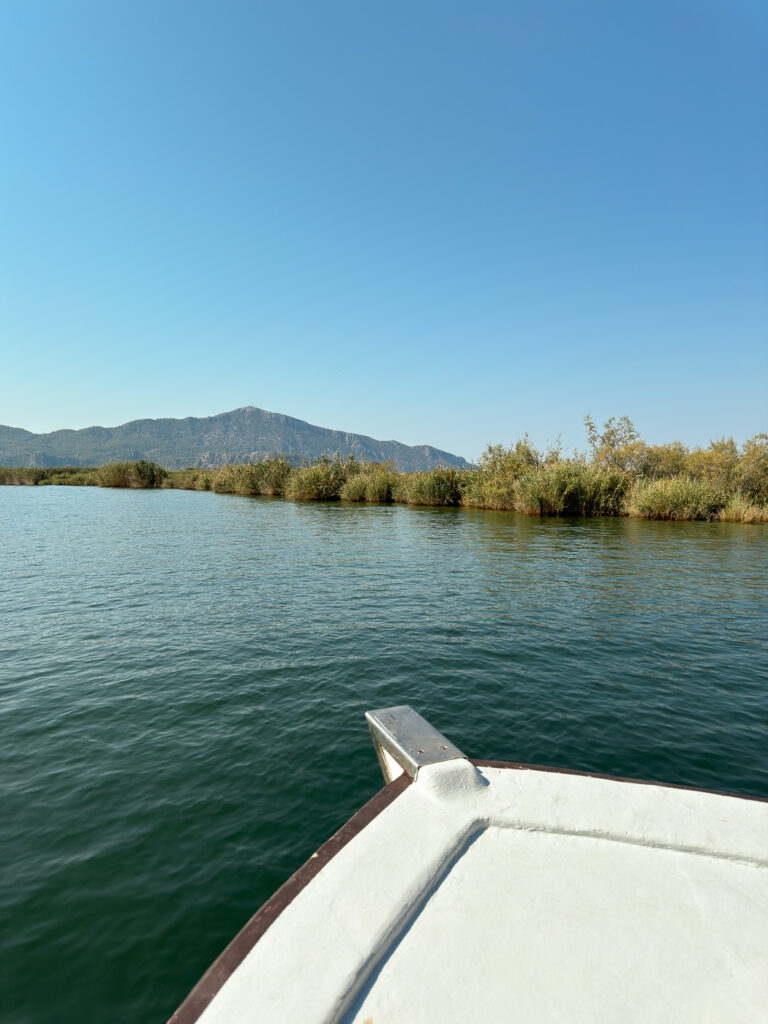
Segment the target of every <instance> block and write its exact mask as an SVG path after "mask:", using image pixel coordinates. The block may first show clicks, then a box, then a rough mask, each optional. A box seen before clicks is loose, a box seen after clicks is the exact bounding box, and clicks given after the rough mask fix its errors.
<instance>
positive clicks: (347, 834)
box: [168, 773, 411, 1024]
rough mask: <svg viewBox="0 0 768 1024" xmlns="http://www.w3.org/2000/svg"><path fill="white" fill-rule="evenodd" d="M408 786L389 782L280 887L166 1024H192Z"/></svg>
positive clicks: (404, 780)
mask: <svg viewBox="0 0 768 1024" xmlns="http://www.w3.org/2000/svg"><path fill="white" fill-rule="evenodd" d="M410 783H411V780H410V778H409V777H408V775H406V774H405V773H403V774H402V775H401V776H399V778H397V779H395V781H394V782H390V783H389V785H388V786H385V787H384V789H381V790H379V792H378V793H377V794H376V796H374V797H373V798H372V799H371V800H369V801H368V803H367V804H365V805H364V806H363V807H361V808H360V810H359V811H358V812H357V813H356V814H354V815H353V816H352V817H351V818H350V819H349V821H348V822H346V824H344V825H342V827H341V828H340V829H339V831H338V832H336V834H335V835H333V836H331V838H330V839H329V840H328V841H327V842H325V843H323V845H322V846H321V847H320V849H319V850H318V851H317V852H316V853H314V854H313V855H312V856H311V857H310V858H309V860H308V861H306V863H305V864H303V865H302V866H301V867H300V868H299V870H298V871H297V872H296V873H295V874H293V875H291V877H290V878H289V879H288V881H287V882H285V883H284V884H283V885H281V886H280V888H279V889H278V890H277V892H276V893H275V894H274V896H271V897H270V898H269V899H268V900H267V902H266V903H265V904H264V905H263V906H262V907H261V908H260V909H259V910H257V911H256V913H255V914H254V915H253V917H252V918H251V919H250V921H249V922H248V923H247V924H246V925H245V927H244V928H242V929H241V930H240V931H239V932H238V933H237V935H236V936H235V937H234V939H232V941H231V942H230V944H229V945H228V946H227V948H226V949H225V950H224V952H223V953H221V954H220V955H219V956H218V957H217V959H216V960H214V962H213V963H212V964H211V966H210V967H209V968H208V970H207V971H206V972H205V974H204V975H203V976H202V978H201V979H200V981H198V983H197V984H196V985H195V987H194V988H193V989H192V991H191V992H190V993H189V995H188V996H187V998H186V999H185V1000H184V1002H183V1003H182V1004H181V1006H180V1007H179V1008H178V1010H177V1011H176V1012H175V1013H174V1014H173V1016H172V1017H171V1018H170V1019H169V1021H168V1024H194V1022H195V1021H196V1020H198V1018H199V1017H200V1015H201V1014H202V1012H203V1011H204V1010H205V1008H206V1007H207V1006H208V1005H209V1003H210V1002H211V1001H212V1000H213V998H214V996H215V995H216V994H217V993H218V991H219V989H220V988H221V987H222V985H223V984H224V982H225V981H227V979H228V978H229V977H230V976H231V975H232V974H234V972H235V971H236V970H237V968H238V967H239V966H240V964H241V963H242V962H243V960H245V958H246V956H247V955H248V954H249V953H250V951H251V950H252V949H253V947H254V946H255V945H256V943H257V942H258V941H259V939H260V938H261V937H262V935H263V934H264V932H265V931H266V930H267V929H268V928H269V926H270V925H271V924H272V922H273V921H275V920H277V918H278V917H279V916H280V914H281V913H282V912H283V911H284V910H285V908H286V907H287V906H288V904H289V903H291V902H292V901H293V900H294V899H295V898H296V896H298V894H299V893H300V892H301V890H302V889H304V888H305V886H307V885H308V884H309V883H310V882H311V881H312V879H313V878H314V877H315V875H317V874H319V872H320V871H322V869H323V868H324V867H325V865H326V864H327V863H328V861H330V860H331V859H332V858H333V857H335V856H336V854H337V853H338V852H339V850H341V849H343V847H345V846H346V845H347V843H348V842H350V840H352V839H354V838H355V836H356V835H357V834H358V833H359V832H362V831H363V829H364V828H365V827H366V825H370V823H371V822H372V821H373V819H374V818H376V817H377V816H378V815H379V814H381V812H382V811H383V810H385V808H387V807H389V805H390V804H391V803H392V802H393V801H394V800H396V799H397V797H398V796H400V794H401V793H402V792H403V791H404V790H405V789H407V788H408V786H409V785H410Z"/></svg>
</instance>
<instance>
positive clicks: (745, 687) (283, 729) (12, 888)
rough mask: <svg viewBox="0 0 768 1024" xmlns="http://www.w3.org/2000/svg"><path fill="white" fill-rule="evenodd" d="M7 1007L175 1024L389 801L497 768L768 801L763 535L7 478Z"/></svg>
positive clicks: (1, 785) (1, 633)
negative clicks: (427, 745) (416, 724)
mask: <svg viewBox="0 0 768 1024" xmlns="http://www.w3.org/2000/svg"><path fill="white" fill-rule="evenodd" d="M0 531H1V532H0V536H1V538H2V546H1V548H0V572H1V573H2V577H1V578H2V585H1V586H0V696H1V698H2V699H1V700H0V716H1V719H2V747H3V756H2V775H1V776H0V794H1V797H2V814H1V815H0V862H1V863H2V872H0V920H1V921H2V925H0V927H1V928H2V936H1V939H2V953H1V955H0V963H1V966H0V1011H1V1012H0V1017H1V1018H2V1020H3V1021H4V1022H5V1024H38V1022H45V1024H47V1022H54V1021H55V1022H61V1021H65V1020H79V1021H110V1022H122V1021H126V1022H128V1021H131V1022H132V1021H153V1020H155V1021H159V1022H162V1021H163V1020H164V1019H165V1018H166V1017H167V1016H168V1015H169V1014H170V1013H171V1012H172V1011H173V1010H174V1009H175V1007H176V1005H177V1004H178V1003H179V1002H180V1001H181V999H182V998H183V997H184V995H185V994H186V992H187V991H188V989H189V988H190V987H191V986H192V985H193V984H194V983H195V982H196V981H197V979H198V977H199V976H200V974H201V973H202V972H203V971H204V970H205V969H206V968H207V966H208V965H209V963H210V962H211V960H212V959H213V958H214V957H215V956H216V955H217V954H218V953H219V952H220V951H221V949H222V948H223V947H224V945H226V943H227V942H228V941H229V939H230V938H232V936H233V935H234V934H235V932H236V931H237V930H238V929H239V928H240V927H241V926H242V924H243V923H244V922H245V921H246V920H247V919H248V917H250V915H251V914H252V913H253V912H254V911H255V910H256V909H257V907H258V906H259V905H260V903H262V902H263V901H264V900H265V899H266V898H267V897H268V896H269V895H270V894H271V893H272V892H273V891H274V889H276V888H277V887H278V886H279V885H280V884H281V883H282V882H283V881H284V880H285V878H286V877H287V876H288V875H289V874H290V873H291V872H292V871H293V870H295V869H296V868H297V867H298V866H299V865H300V864H301V863H302V862H303V861H304V860H305V859H306V857H307V856H308V855H309V854H310V853H311V852H312V851H313V850H314V849H315V848H316V847H317V846H318V845H319V844H320V843H321V842H322V841H323V840H324V839H325V838H327V837H328V836H329V835H330V834H331V833H332V832H333V831H334V830H335V829H336V828H337V827H338V826H339V825H341V824H342V823H343V822H344V821H345V820H346V818H347V817H349V816H350V815H351V814H352V813H353V812H354V811H355V810H356V809H357V808H358V807H359V806H360V805H361V804H362V803H363V802H364V801H365V800H366V799H368V797H370V796H371V795H372V794H373V793H374V792H375V791H376V789H377V788H378V787H379V785H380V784H381V779H380V776H379V769H378V764H377V761H376V757H375V755H374V752H373V748H372V746H371V743H370V740H369V737H368V733H367V729H366V726H365V723H364V720H363V712H364V711H365V710H366V709H368V708H378V707H386V706H388V705H392V704H401V703H409V704H412V705H413V706H414V707H415V708H416V709H417V710H418V711H420V712H421V713H422V714H423V715H424V716H425V717H426V718H427V719H428V720H429V721H431V722H432V723H433V724H434V725H436V726H437V727H438V728H439V729H440V730H442V731H443V732H444V733H445V734H446V735H447V736H449V737H450V738H451V739H452V740H453V741H454V742H455V743H456V744H457V745H458V746H459V747H460V748H461V749H462V750H464V751H465V752H466V753H467V754H469V755H470V756H473V757H480V758H498V759H505V760H514V761H522V762H528V763H532V764H547V765H559V766H562V767H567V768H576V769H583V770H589V771H596V772H605V773H609V774H614V775H621V776H632V777H638V778H646V779H657V780H663V781H668V782H673V783H684V784H690V785H695V786H703V787H708V788H717V789H725V790H731V791H735V792H740V793H747V794H753V795H758V796H764V797H768V756H767V754H766V751H768V668H767V666H768V529H767V528H765V527H761V526H749V525H741V524H727V523H698V522H696V523H666V522H646V521H637V520H632V519H593V520H588V519H572V520H556V519H547V520H540V519H538V518H529V517H523V516H517V515H514V514H512V513H503V512H482V511H477V510H464V509H424V508H415V507H400V506H392V507H386V506H357V505H341V504H338V503H337V504H293V503H290V502H284V501H279V500H270V499H249V498H239V497H232V496H219V495H214V494H209V493H197V492H186V491H111V490H104V489H99V488H68V487H1V488H0Z"/></svg>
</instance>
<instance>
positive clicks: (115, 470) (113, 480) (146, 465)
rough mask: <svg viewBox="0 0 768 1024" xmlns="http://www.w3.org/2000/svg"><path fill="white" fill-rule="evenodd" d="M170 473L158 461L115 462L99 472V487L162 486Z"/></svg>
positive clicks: (102, 467) (103, 467)
mask: <svg viewBox="0 0 768 1024" xmlns="http://www.w3.org/2000/svg"><path fill="white" fill-rule="evenodd" d="M167 475H168V473H167V472H166V470H164V469H163V467H162V466H158V465H157V463H156V462H148V461H147V460H146V459H141V460H140V461H139V462H113V463H110V465H108V466H101V468H100V469H99V470H98V473H97V482H98V484H99V487H136V488H149V487H161V486H162V484H163V481H164V480H165V478H166V477H167Z"/></svg>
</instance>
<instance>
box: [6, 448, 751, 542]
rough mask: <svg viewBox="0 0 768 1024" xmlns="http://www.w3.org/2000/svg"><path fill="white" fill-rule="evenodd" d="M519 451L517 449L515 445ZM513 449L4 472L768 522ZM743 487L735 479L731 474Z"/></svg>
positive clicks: (139, 484)
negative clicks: (475, 461) (465, 465)
mask: <svg viewBox="0 0 768 1024" xmlns="http://www.w3.org/2000/svg"><path fill="white" fill-rule="evenodd" d="M518 448H519V446H518ZM520 454H521V453H520V451H519V450H518V451H517V452H516V451H515V449H508V450H506V449H502V448H498V449H495V450H491V449H489V452H488V453H486V456H484V459H483V462H481V465H480V466H479V467H478V468H476V469H471V470H455V469H445V468H438V469H433V470H430V471H429V472H424V473H399V472H397V471H396V470H394V469H393V468H392V467H391V466H388V465H380V464H378V463H362V462H358V461H357V460H355V459H353V458H348V459H341V458H322V459H319V460H317V461H316V462H314V463H311V464H309V465H302V466H292V465H291V464H290V463H289V462H288V461H287V460H285V459H282V458H275V459H267V460H265V461H263V462H258V463H253V464H232V465H227V466H223V467H221V468H219V469H184V470H176V471H172V472H169V471H167V470H164V469H163V468H162V467H160V466H157V465H156V464H155V463H152V462H147V461H144V460H142V461H139V462H126V463H115V464H112V465H108V466H100V467H55V468H34V469H29V468H0V484H11V485H14V484H15V485H33V486H99V487H125V488H157V487H163V488H173V489H181V490H196V491H215V492H216V493H218V494H239V495H246V496H256V495H269V496H272V497H277V498H284V499H287V500H292V501H348V502H371V503H377V504H384V503H390V502H393V503H399V504H407V505H423V506H436V507H437V506H464V507H466V508H480V509H495V510H500V511H514V512H518V513H522V514H524V515H539V516H634V517H638V518H644V519H673V520H721V521H725V522H741V523H768V501H766V500H765V499H764V498H763V499H762V500H761V498H762V495H761V494H760V493H759V492H758V493H757V494H755V493H754V491H755V488H754V487H753V488H752V491H750V489H749V488H748V487H745V486H743V485H742V486H737V485H732V486H727V484H725V485H724V483H723V482H722V481H720V482H719V481H717V480H714V479H711V478H708V477H707V476H706V475H704V474H702V475H701V476H700V477H698V478H697V477H696V476H694V475H692V474H691V473H676V474H670V475H666V476H656V477H653V476H645V475H635V474H633V473H632V472H631V471H629V470H626V469H620V468H612V467H610V466H606V465H600V464H595V463H589V462H587V461H586V460H585V459H583V458H573V459H563V458H562V457H559V455H558V457H551V455H550V457H549V458H544V459H540V460H537V461H534V460H532V459H528V460H527V461H526V460H521V458H520ZM734 476H735V479H736V480H738V474H734Z"/></svg>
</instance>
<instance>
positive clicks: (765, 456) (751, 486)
mask: <svg viewBox="0 0 768 1024" xmlns="http://www.w3.org/2000/svg"><path fill="white" fill-rule="evenodd" d="M735 476H736V480H737V482H738V486H739V489H740V491H741V492H742V493H743V494H746V495H747V496H748V497H749V498H753V499H755V500H756V501H768V434H755V436H754V437H750V439H749V440H748V441H746V442H745V443H744V446H743V448H742V450H741V458H740V459H739V463H738V465H737V467H736V472H735Z"/></svg>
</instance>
